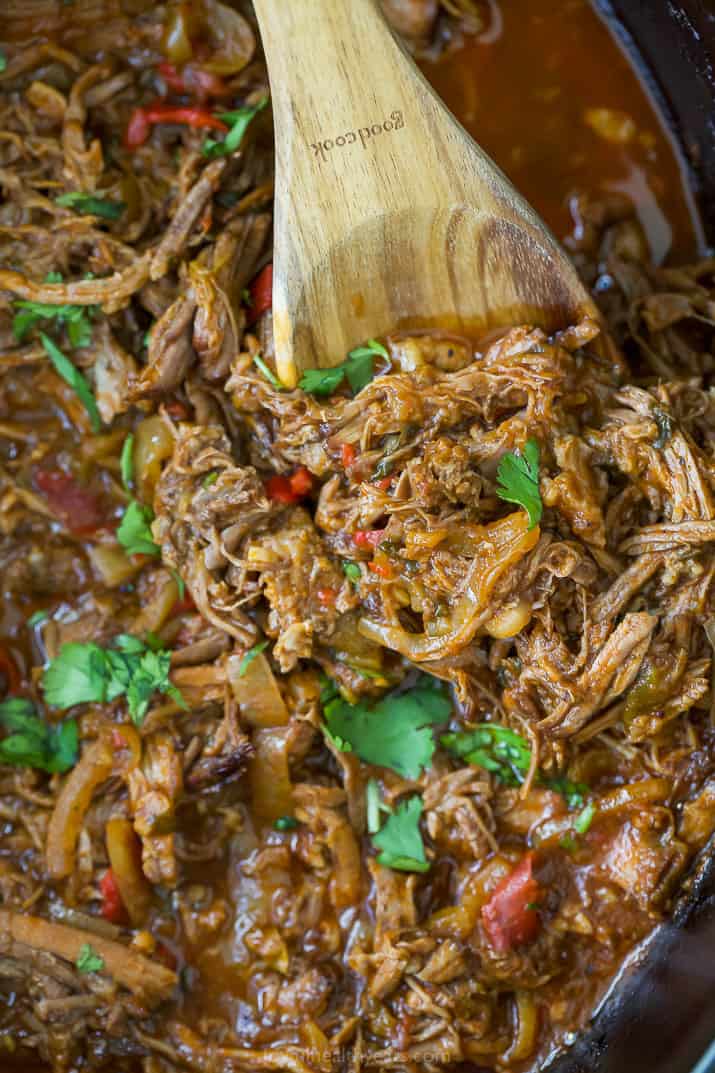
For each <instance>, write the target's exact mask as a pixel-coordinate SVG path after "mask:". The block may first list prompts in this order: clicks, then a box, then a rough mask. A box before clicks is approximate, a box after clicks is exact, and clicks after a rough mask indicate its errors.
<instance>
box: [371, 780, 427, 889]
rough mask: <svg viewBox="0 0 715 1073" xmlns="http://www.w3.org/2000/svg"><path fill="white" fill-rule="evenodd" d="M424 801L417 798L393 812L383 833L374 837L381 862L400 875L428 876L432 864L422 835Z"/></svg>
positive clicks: (406, 802) (410, 799) (401, 804)
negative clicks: (421, 824) (423, 873)
mask: <svg viewBox="0 0 715 1073" xmlns="http://www.w3.org/2000/svg"><path fill="white" fill-rule="evenodd" d="M421 815H422V799H421V798H420V797H418V796H417V795H415V796H414V797H408V798H407V800H406V801H402V802H401V803H400V804H399V805H398V806H397V808H396V809H395V811H394V812H392V813H391V814H390V815H389V816H388V818H387V820H386V822H385V825H384V827H383V828H382V830H380V831H379V832H378V833H377V834H375V835H373V839H372V841H373V844H374V845H375V846H376V847H377V849H379V850H380V853H379V855H378V858H377V860H378V862H379V863H380V864H383V865H385V866H386V867H387V868H396V869H397V870H398V871H400V872H427V871H428V870H429V867H430V863H429V861H428V860H427V858H426V856H425V846H424V842H423V841H422V834H421V832H420V817H421Z"/></svg>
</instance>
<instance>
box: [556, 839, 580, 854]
mask: <svg viewBox="0 0 715 1073" xmlns="http://www.w3.org/2000/svg"><path fill="white" fill-rule="evenodd" d="M559 845H560V846H561V849H565V850H566V852H567V853H575V852H576V850H577V849H578V842H577V841H576V839H575V838H574V837H573V835H564V837H563V838H561V839H559Z"/></svg>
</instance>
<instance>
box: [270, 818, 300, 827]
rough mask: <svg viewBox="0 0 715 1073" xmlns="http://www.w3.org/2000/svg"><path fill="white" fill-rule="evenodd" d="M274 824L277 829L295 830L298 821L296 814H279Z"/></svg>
mask: <svg viewBox="0 0 715 1073" xmlns="http://www.w3.org/2000/svg"><path fill="white" fill-rule="evenodd" d="M273 826H274V827H275V829H276V831H295V829H296V827H297V826H298V821H297V820H296V818H295V817H294V816H279V817H278V819H277V820H276V821H275V823H274V824H273Z"/></svg>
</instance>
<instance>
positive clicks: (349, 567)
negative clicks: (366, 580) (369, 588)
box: [343, 562, 362, 581]
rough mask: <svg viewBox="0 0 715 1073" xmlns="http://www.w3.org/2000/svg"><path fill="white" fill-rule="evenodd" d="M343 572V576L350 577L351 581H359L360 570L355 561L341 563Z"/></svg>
mask: <svg viewBox="0 0 715 1073" xmlns="http://www.w3.org/2000/svg"><path fill="white" fill-rule="evenodd" d="M343 573H344V574H345V577H347V578H350V580H351V581H359V580H360V578H361V577H362V571H361V569H360V567H359V566H358V564H357V563H350V562H345V563H343Z"/></svg>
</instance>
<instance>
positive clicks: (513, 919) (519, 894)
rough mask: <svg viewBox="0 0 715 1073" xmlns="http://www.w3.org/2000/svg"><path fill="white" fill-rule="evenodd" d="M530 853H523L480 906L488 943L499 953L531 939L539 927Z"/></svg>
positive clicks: (538, 889) (537, 890) (536, 886)
mask: <svg viewBox="0 0 715 1073" xmlns="http://www.w3.org/2000/svg"><path fill="white" fill-rule="evenodd" d="M533 870H534V854H533V853H527V854H526V856H525V857H524V858H523V859H522V860H521V861H520V862H519V864H518V865H517V866H516V868H515V869H514V870H513V871H512V872H510V873H509V875H508V876H506V877H505V878H504V879H503V880H502V881H501V883H500V884H499V886H498V887H497V888H496V890H495V891H494V893H493V894H492V896H491V898H490V899H489V901H488V902H487V903H486V905H484V906H482V921H483V923H484V930H485V931H486V933H487V938H488V939H489V942H490V943H491V945H492V946H493V947H494V949H495V950H496V951H497V953H499V954H505V953H507V951H509V950H513V949H514V947H515V946H522V945H523V944H524V943H530V942H533V941H534V939H535V938H536V936H537V935H538V934H539V931H540V929H541V920H540V917H539V914H538V912H537V911H536V909H535V908H534V904H535V903H538V902H539V901H540V900H541V897H542V891H541V887H540V886H539V884H538V882H537V881H536V879H535V878H534V874H533Z"/></svg>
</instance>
